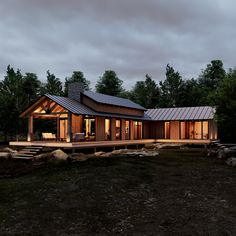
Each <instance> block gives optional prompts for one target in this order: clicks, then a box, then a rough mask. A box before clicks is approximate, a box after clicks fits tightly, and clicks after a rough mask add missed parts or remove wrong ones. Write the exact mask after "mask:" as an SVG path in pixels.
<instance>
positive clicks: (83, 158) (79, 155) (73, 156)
mask: <svg viewBox="0 0 236 236" xmlns="http://www.w3.org/2000/svg"><path fill="white" fill-rule="evenodd" d="M68 158H69V159H70V161H72V162H73V161H75V162H76V161H86V160H87V159H88V158H89V156H88V155H85V154H84V153H74V154H71V155H70V156H69V157H68Z"/></svg>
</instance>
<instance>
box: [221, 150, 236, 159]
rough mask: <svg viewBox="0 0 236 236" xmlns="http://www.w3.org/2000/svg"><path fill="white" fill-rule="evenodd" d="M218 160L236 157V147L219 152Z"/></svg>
mask: <svg viewBox="0 0 236 236" xmlns="http://www.w3.org/2000/svg"><path fill="white" fill-rule="evenodd" d="M217 156H218V158H221V159H225V158H228V157H236V147H228V148H227V147H225V148H220V149H219V150H218V155H217Z"/></svg>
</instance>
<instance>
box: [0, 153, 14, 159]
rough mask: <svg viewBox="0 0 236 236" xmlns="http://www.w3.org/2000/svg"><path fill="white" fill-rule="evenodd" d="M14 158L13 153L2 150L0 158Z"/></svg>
mask: <svg viewBox="0 0 236 236" xmlns="http://www.w3.org/2000/svg"><path fill="white" fill-rule="evenodd" d="M10 158H12V154H11V153H9V152H0V159H10Z"/></svg>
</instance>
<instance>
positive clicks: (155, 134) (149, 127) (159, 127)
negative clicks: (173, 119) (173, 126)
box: [143, 121, 164, 139]
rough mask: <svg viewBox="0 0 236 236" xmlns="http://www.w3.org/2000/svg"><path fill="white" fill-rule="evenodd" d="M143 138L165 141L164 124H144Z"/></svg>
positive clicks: (153, 122) (157, 122) (150, 122)
mask: <svg viewBox="0 0 236 236" xmlns="http://www.w3.org/2000/svg"><path fill="white" fill-rule="evenodd" d="M143 138H144V139H150V138H151V139H155V138H156V139H163V138H164V122H162V121H148V122H143Z"/></svg>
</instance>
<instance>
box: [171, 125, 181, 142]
mask: <svg viewBox="0 0 236 236" xmlns="http://www.w3.org/2000/svg"><path fill="white" fill-rule="evenodd" d="M179 138H180V137H179V121H171V122H170V139H179Z"/></svg>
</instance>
